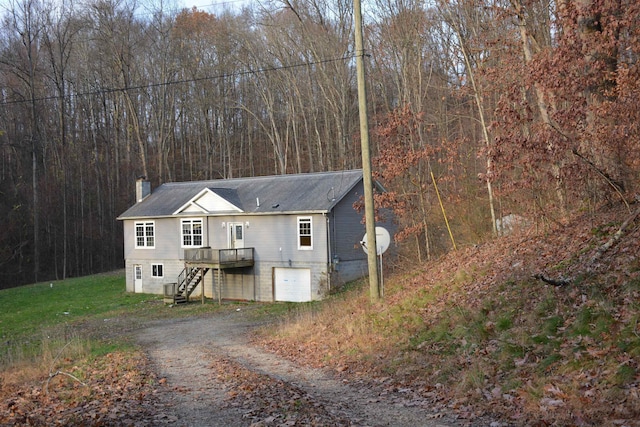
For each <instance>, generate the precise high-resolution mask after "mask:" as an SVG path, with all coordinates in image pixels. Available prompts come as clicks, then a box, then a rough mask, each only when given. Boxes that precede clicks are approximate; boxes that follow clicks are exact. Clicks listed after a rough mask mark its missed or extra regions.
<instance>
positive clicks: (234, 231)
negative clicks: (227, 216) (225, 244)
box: [229, 222, 244, 249]
mask: <svg viewBox="0 0 640 427" xmlns="http://www.w3.org/2000/svg"><path fill="white" fill-rule="evenodd" d="M229 248H231V249H241V248H244V224H242V223H241V222H232V223H231V224H229Z"/></svg>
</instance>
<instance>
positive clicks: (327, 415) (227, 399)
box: [137, 307, 454, 427]
mask: <svg viewBox="0 0 640 427" xmlns="http://www.w3.org/2000/svg"><path fill="white" fill-rule="evenodd" d="M250 311H251V307H248V308H242V309H238V310H237V311H231V312H229V311H227V312H222V313H219V314H214V315H213V316H209V317H206V318H200V317H198V318H190V319H172V320H168V321H166V320H165V321H162V322H160V321H158V322H153V323H150V324H147V325H145V326H144V328H143V329H141V330H140V331H139V333H138V334H137V340H138V342H139V343H140V344H141V345H142V346H143V348H144V349H145V350H146V352H147V354H148V356H149V358H150V359H151V361H152V365H153V366H154V369H155V371H156V374H157V375H158V377H159V378H162V380H161V381H162V382H163V383H164V386H163V387H162V388H161V389H160V390H161V391H160V392H159V396H158V397H159V399H160V402H161V405H162V406H163V409H164V410H163V411H161V414H160V415H159V416H158V419H157V423H158V424H166V425H171V426H191V427H199V426H212V427H213V426H224V427H234V426H290V425H316V426H325V425H343V426H398V427H403V426H411V427H415V426H430V427H437V426H453V425H454V424H453V423H450V422H449V423H448V422H446V421H445V420H444V419H434V418H435V417H434V416H433V415H431V414H432V412H430V411H429V408H428V407H427V406H426V403H425V402H423V401H421V400H419V399H416V398H415V397H413V396H412V395H411V394H410V393H408V391H406V390H404V391H403V390H394V391H389V390H384V389H383V388H382V387H380V388H379V389H378V388H377V387H372V386H371V385H365V384H363V383H357V382H352V381H349V380H345V379H340V378H337V377H336V376H334V375H332V374H331V373H328V372H326V371H323V370H319V369H313V368H309V367H303V366H298V365H296V364H294V363H292V362H290V361H288V360H284V359H282V358H280V357H278V356H276V355H274V354H272V353H269V352H266V351H264V350H263V349H261V348H258V347H256V346H254V345H252V344H251V343H250V340H249V336H250V332H251V331H252V330H253V329H254V328H256V327H258V326H261V325H260V324H259V323H258V321H257V320H255V319H256V317H255V316H252V315H251V313H250ZM263 324H264V323H263Z"/></svg>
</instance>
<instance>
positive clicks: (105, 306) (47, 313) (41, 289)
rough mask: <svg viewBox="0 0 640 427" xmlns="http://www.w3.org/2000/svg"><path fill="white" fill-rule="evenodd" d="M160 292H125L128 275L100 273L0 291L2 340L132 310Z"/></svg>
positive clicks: (0, 329)
mask: <svg viewBox="0 0 640 427" xmlns="http://www.w3.org/2000/svg"><path fill="white" fill-rule="evenodd" d="M149 300H158V296H156V295H146V294H133V293H127V292H125V281H124V274H123V273H122V274H114V273H110V274H99V275H94V276H87V277H80V278H74V279H69V280H64V281H55V282H46V283H39V284H35V285H27V286H21V287H17V288H12V289H4V290H0V306H1V307H2V311H1V312H0V339H2V340H7V339H12V340H16V339H19V338H20V337H24V336H27V335H32V334H34V333H37V332H39V331H42V330H43V329H45V328H50V327H52V326H56V325H59V324H64V323H72V322H75V321H77V320H78V319H81V318H85V317H87V316H89V317H91V316H98V315H100V314H104V313H114V312H117V311H118V310H126V309H131V308H132V307H134V306H136V305H139V304H141V303H143V302H145V301H149Z"/></svg>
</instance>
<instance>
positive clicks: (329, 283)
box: [322, 213, 333, 291]
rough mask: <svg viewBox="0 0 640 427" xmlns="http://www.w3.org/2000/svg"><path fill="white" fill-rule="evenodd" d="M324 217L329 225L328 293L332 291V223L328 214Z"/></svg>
mask: <svg viewBox="0 0 640 427" xmlns="http://www.w3.org/2000/svg"><path fill="white" fill-rule="evenodd" d="M322 215H324V217H325V218H326V223H327V230H326V231H327V287H328V291H331V275H332V269H333V265H332V259H333V258H332V256H331V221H330V219H329V215H327V214H326V213H323V214H322Z"/></svg>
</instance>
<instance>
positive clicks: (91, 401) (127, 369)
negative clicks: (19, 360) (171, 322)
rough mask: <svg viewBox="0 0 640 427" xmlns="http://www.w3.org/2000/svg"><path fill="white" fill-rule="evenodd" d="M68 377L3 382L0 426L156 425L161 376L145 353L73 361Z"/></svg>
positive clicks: (0, 382) (117, 354)
mask: <svg viewBox="0 0 640 427" xmlns="http://www.w3.org/2000/svg"><path fill="white" fill-rule="evenodd" d="M62 362H63V363H67V364H68V365H69V366H67V367H65V372H69V373H70V374H72V375H73V376H75V377H77V378H81V379H82V381H83V382H84V384H86V386H85V385H83V384H82V383H80V382H78V381H75V380H73V379H72V378H70V377H68V376H56V377H55V378H52V379H51V380H50V382H49V384H48V390H47V392H46V393H45V385H46V382H47V380H48V379H49V378H48V376H46V375H45V376H43V378H42V379H41V381H39V382H36V383H31V384H24V383H15V382H11V381H8V380H4V381H0V402H2V403H1V404H0V426H56V425H60V426H89V425H90V426H141V427H142V426H151V425H156V424H157V423H156V422H155V420H156V419H157V418H156V417H157V408H156V407H155V405H154V403H155V402H156V399H155V397H154V394H155V384H156V381H155V377H154V376H153V374H151V373H150V371H149V369H148V367H147V361H146V358H145V357H144V355H142V354H139V353H133V354H132V353H111V354H108V355H106V356H104V357H100V358H97V359H94V360H92V361H85V362H83V363H77V364H72V363H71V361H70V360H66V361H62Z"/></svg>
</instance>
